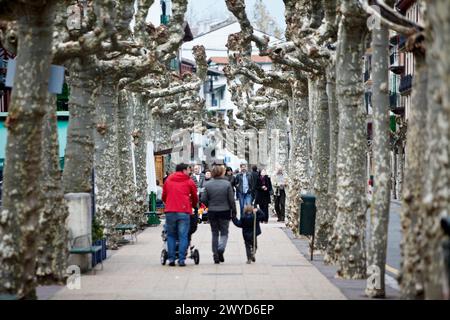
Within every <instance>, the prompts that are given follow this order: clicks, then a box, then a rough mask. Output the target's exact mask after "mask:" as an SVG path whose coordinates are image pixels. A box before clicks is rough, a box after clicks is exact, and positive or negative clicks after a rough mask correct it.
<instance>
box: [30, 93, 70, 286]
mask: <svg viewBox="0 0 450 320" xmlns="http://www.w3.org/2000/svg"><path fill="white" fill-rule="evenodd" d="M48 101H49V102H48V106H47V112H46V114H45V116H44V123H43V129H42V176H41V189H42V196H43V200H44V208H43V210H42V212H41V216H40V219H39V230H40V232H39V237H38V238H37V239H38V240H37V243H38V246H37V250H38V251H37V254H38V255H37V261H36V276H37V277H38V282H39V283H40V284H44V285H50V284H63V280H64V279H65V277H66V273H65V270H66V268H67V259H68V257H69V252H68V247H67V243H68V234H67V229H66V218H67V216H68V209H67V206H66V203H65V200H64V192H63V189H62V179H61V168H60V166H59V144H58V121H57V116H56V97H55V96H54V95H53V94H52V95H51V96H50V94H49V97H48Z"/></svg>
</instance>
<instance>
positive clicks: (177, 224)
mask: <svg viewBox="0 0 450 320" xmlns="http://www.w3.org/2000/svg"><path fill="white" fill-rule="evenodd" d="M166 227H167V247H168V249H169V252H168V256H169V262H174V261H175V258H176V248H177V240H179V244H178V262H179V263H180V262H184V260H185V259H186V251H187V247H188V245H189V240H188V235H189V227H190V216H189V214H187V213H184V212H166Z"/></svg>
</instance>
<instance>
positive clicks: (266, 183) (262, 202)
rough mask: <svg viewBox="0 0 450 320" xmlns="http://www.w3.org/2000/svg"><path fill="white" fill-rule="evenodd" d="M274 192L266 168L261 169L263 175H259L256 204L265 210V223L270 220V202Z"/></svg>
mask: <svg viewBox="0 0 450 320" xmlns="http://www.w3.org/2000/svg"><path fill="white" fill-rule="evenodd" d="M271 194H272V182H271V181H270V178H269V176H268V175H267V172H266V169H262V170H261V175H260V176H259V177H258V180H257V183H256V201H255V205H259V208H260V209H261V210H262V211H263V212H264V220H263V222H264V223H267V222H268V221H269V203H270V196H271Z"/></svg>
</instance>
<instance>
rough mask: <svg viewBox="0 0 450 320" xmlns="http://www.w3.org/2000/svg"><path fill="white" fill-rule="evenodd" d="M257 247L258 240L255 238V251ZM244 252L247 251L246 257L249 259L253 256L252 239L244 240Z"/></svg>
mask: <svg viewBox="0 0 450 320" xmlns="http://www.w3.org/2000/svg"><path fill="white" fill-rule="evenodd" d="M257 248H258V241H257V240H256V238H255V253H256V249H257ZM245 252H246V253H247V259H248V260H250V259H251V258H252V256H253V239H252V240H251V241H247V240H245Z"/></svg>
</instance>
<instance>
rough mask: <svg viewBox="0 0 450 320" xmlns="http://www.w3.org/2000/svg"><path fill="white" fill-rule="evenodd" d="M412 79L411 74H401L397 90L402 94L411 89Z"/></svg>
mask: <svg viewBox="0 0 450 320" xmlns="http://www.w3.org/2000/svg"><path fill="white" fill-rule="evenodd" d="M412 79H413V76H412V75H411V74H408V75H406V76H402V78H401V79H400V86H399V88H398V91H400V93H401V94H402V95H403V94H406V93H408V92H409V91H411V88H412Z"/></svg>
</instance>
